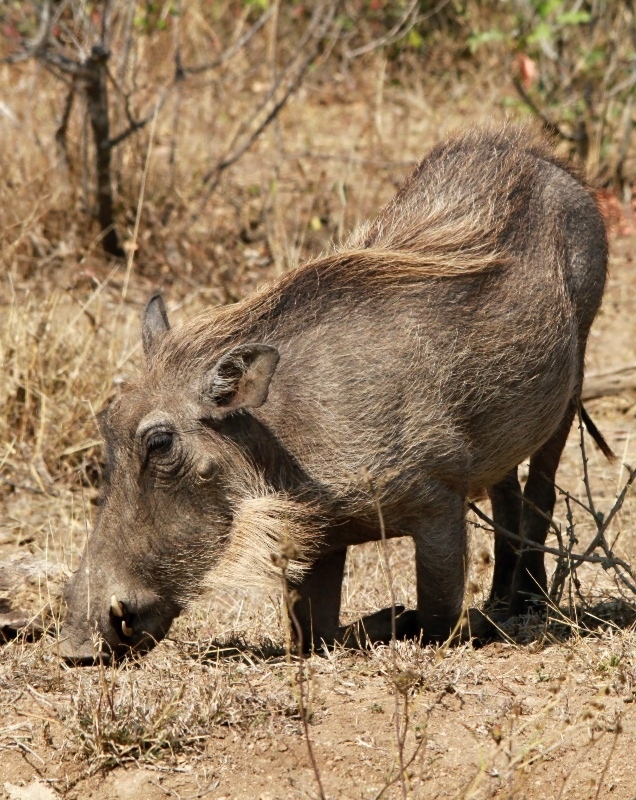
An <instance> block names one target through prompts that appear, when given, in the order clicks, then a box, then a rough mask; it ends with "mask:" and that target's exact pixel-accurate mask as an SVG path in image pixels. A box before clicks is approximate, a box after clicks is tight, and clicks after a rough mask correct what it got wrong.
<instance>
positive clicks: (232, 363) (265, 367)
mask: <svg viewBox="0 0 636 800" xmlns="http://www.w3.org/2000/svg"><path fill="white" fill-rule="evenodd" d="M279 358H280V356H279V354H278V350H277V349H276V348H275V347H272V346H271V345H268V344H241V345H239V346H238V347H234V348H232V350H230V351H229V352H227V353H226V354H225V355H224V356H222V357H221V358H220V359H219V360H218V361H217V363H216V365H215V366H214V367H213V369H212V372H211V373H210V374H209V376H207V377H206V378H205V382H204V386H203V394H204V396H205V397H206V398H209V399H210V400H212V402H213V403H214V405H215V406H218V407H220V408H224V409H228V410H232V411H234V410H236V409H239V408H258V407H259V406H262V405H263V403H264V402H265V401H266V400H267V393H268V391H269V384H270V381H271V379H272V375H273V374H274V370H275V369H276V365H277V364H278V359H279Z"/></svg>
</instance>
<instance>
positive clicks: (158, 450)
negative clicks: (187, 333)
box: [60, 295, 279, 663]
mask: <svg viewBox="0 0 636 800" xmlns="http://www.w3.org/2000/svg"><path fill="white" fill-rule="evenodd" d="M168 329H169V325H168V320H167V316H166V313H165V308H164V305H163V301H162V299H161V297H160V296H159V295H156V296H155V297H153V298H152V299H151V300H150V302H149V304H148V306H147V308H146V312H145V315H144V321H143V327H142V339H143V345H144V351H145V354H146V358H147V359H148V370H147V372H146V373H145V374H144V375H143V376H142V378H140V379H139V380H138V381H137V382H136V383H135V384H132V385H131V386H129V387H128V388H127V389H125V390H124V391H123V392H122V393H121V395H120V396H119V397H118V398H117V399H116V400H114V401H113V403H112V404H111V406H110V407H109V408H108V410H107V411H106V412H103V413H102V414H101V415H100V426H101V431H102V435H103V438H104V441H105V452H106V474H105V486H104V489H103V497H102V502H101V507H100V510H99V515H98V519H97V523H96V525H95V529H94V531H93V532H92V534H91V536H90V538H89V541H88V544H87V547H86V550H85V552H84V555H83V558H82V561H81V564H80V567H79V569H78V571H77V572H76V574H75V575H74V576H73V577H72V579H71V580H70V581H69V584H68V587H67V591H66V604H67V614H66V618H65V622H64V626H63V629H62V633H61V637H60V648H61V652H62V655H63V656H64V657H66V658H67V659H69V660H71V661H74V662H80V663H81V662H92V660H93V659H94V658H95V657H96V655H97V654H98V653H99V652H101V653H102V657H103V658H106V659H109V658H111V657H113V656H114V657H115V658H117V657H119V656H120V655H123V654H125V653H127V652H130V651H131V650H135V651H145V650H148V649H150V648H151V647H152V646H153V645H154V644H155V643H156V642H157V641H158V640H160V639H162V638H163V637H164V636H165V635H166V633H167V631H168V629H169V627H170V624H171V622H172V620H173V619H174V618H175V616H177V615H178V614H179V613H180V612H181V610H182V609H183V608H184V605H185V604H186V603H187V601H188V600H189V599H190V598H191V597H193V596H194V595H195V594H196V593H197V592H198V591H200V589H201V585H202V583H203V581H204V580H205V578H206V576H207V574H208V572H209V570H210V569H211V568H212V567H213V566H214V565H215V564H218V562H219V561H222V560H223V555H224V553H225V551H226V549H227V542H228V540H229V539H230V538H231V536H230V534H231V531H232V526H233V524H235V522H236V516H237V503H238V502H239V500H237V496H236V495H237V494H239V495H240V494H241V486H242V485H243V484H244V483H245V482H249V481H253V480H255V478H254V470H253V469H251V468H250V464H249V460H248V458H247V457H246V456H245V454H244V452H243V450H242V448H241V446H240V435H238V434H237V435H234V436H232V435H228V431H227V430H226V429H227V428H228V426H230V427H231V426H234V427H236V425H237V422H236V418H237V417H239V418H240V417H241V416H247V415H241V414H240V413H239V414H236V413H232V412H238V411H240V410H241V409H246V408H255V407H258V406H260V405H262V404H263V403H264V402H265V400H266V398H267V394H268V390H269V383H270V380H271V377H272V375H273V373H274V370H275V369H276V365H277V363H278V359H279V356H278V351H277V350H276V348H274V347H272V346H268V345H264V344H242V345H238V346H235V347H229V348H227V349H226V350H225V351H224V353H222V354H221V355H220V357H218V358H216V357H215V356H214V354H212V357H211V364H210V365H208V366H206V365H201V369H200V370H199V374H197V375H194V374H191V375H190V376H187V377H185V378H184V376H183V374H182V373H179V372H174V371H173V372H171V371H170V370H169V369H167V368H165V364H164V363H163V362H162V361H161V359H156V360H155V359H154V355H155V353H156V351H157V349H158V348H160V345H161V343H162V340H163V339H164V336H165V334H166V332H167V331H168ZM239 424H240V423H239ZM237 476H240V478H237ZM248 494H249V492H248ZM252 494H253V492H252ZM244 496H245V493H243V497H244ZM272 513H274V512H273V511H272ZM236 557H237V554H236V553H234V554H233V556H232V558H233V563H235V561H236Z"/></svg>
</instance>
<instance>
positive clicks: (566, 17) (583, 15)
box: [556, 11, 592, 25]
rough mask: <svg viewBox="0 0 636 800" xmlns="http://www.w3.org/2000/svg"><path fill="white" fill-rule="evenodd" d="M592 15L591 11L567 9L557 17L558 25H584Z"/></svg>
mask: <svg viewBox="0 0 636 800" xmlns="http://www.w3.org/2000/svg"><path fill="white" fill-rule="evenodd" d="M591 19H592V15H591V14H590V12H589V11H566V12H565V13H564V14H559V16H558V17H557V18H556V23H557V25H582V24H584V23H586V22H589V21H590V20H591Z"/></svg>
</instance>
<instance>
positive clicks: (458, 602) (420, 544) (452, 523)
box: [415, 491, 467, 641]
mask: <svg viewBox="0 0 636 800" xmlns="http://www.w3.org/2000/svg"><path fill="white" fill-rule="evenodd" d="M442 507H443V508H444V513H443V514H440V515H438V516H436V517H432V518H429V519H427V520H425V522H424V524H423V526H422V530H421V532H420V533H419V535H417V536H416V537H415V565H416V576H417V625H418V628H419V629H420V631H421V635H422V638H423V640H424V641H443V640H445V639H447V638H448V636H449V635H450V634H451V633H452V631H453V630H454V629H455V627H456V625H457V623H458V622H459V619H460V617H461V613H462V606H463V602H464V588H465V583H466V561H467V543H466V501H465V498H464V497H463V496H461V495H459V494H456V493H455V492H451V491H449V492H448V494H447V496H446V498H444V501H443V506H442Z"/></svg>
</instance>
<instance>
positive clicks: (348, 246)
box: [156, 127, 581, 370]
mask: <svg viewBox="0 0 636 800" xmlns="http://www.w3.org/2000/svg"><path fill="white" fill-rule="evenodd" d="M485 143H487V147H484V144H485ZM546 165H550V166H553V167H557V168H558V169H559V170H562V171H564V172H566V173H567V174H568V175H571V176H573V177H575V178H576V180H577V181H578V182H579V183H580V182H581V181H580V177H579V176H578V175H576V173H575V171H574V170H573V169H572V168H571V167H570V166H569V165H567V164H566V163H564V162H562V161H560V160H559V159H558V158H556V157H555V156H554V154H553V153H551V152H550V150H549V149H548V148H547V147H546V146H545V145H543V144H542V143H540V142H538V141H537V140H536V138H534V137H532V136H531V135H530V134H529V133H528V132H527V131H526V130H524V129H521V128H516V127H508V128H505V129H503V130H498V131H494V132H493V131H483V130H475V131H469V132H468V133H465V134H462V135H461V136H458V137H456V138H453V139H450V140H448V141H447V142H444V143H443V144H440V145H438V146H437V147H436V148H434V149H433V150H432V151H431V153H430V154H429V155H428V156H426V158H424V159H423V160H422V161H421V162H420V164H419V165H418V166H417V167H416V168H415V169H414V170H413V172H412V173H411V175H410V176H409V177H408V178H407V180H406V181H405V183H404V185H403V186H402V188H401V189H400V191H399V192H398V193H397V194H396V196H395V197H394V198H393V200H391V202H390V203H389V204H388V205H387V207H386V208H385V209H384V210H383V211H382V213H381V214H380V215H379V216H378V217H377V219H376V220H375V221H374V222H371V223H367V224H363V225H361V226H360V227H359V228H358V229H357V230H356V231H355V232H354V233H353V234H352V235H351V236H350V237H349V239H348V240H347V242H346V243H345V244H344V245H343V246H342V247H341V248H339V249H337V250H335V251H334V252H333V253H331V254H328V255H325V256H321V257H319V258H317V259H314V260H311V261H309V262H308V263H306V264H304V265H302V266H300V267H298V268H297V269H295V270H293V271H291V272H290V273H288V274H286V275H284V276H283V277H282V278H281V279H280V280H279V281H277V282H276V283H275V284H273V285H271V286H269V287H267V288H265V289H264V290H262V291H260V292H257V293H255V294H253V295H251V296H250V297H248V298H247V299H245V300H243V301H242V302H240V303H238V304H235V305H231V306H226V307H223V308H213V309H210V310H209V311H206V312H204V313H203V314H201V315H199V316H198V317H197V318H196V319H194V320H192V321H190V322H188V323H187V324H186V326H185V327H184V328H182V329H181V330H180V332H179V335H178V336H176V337H172V336H169V337H166V340H165V343H164V346H163V348H161V350H160V352H159V353H157V359H156V360H157V362H161V361H163V362H166V363H168V362H170V363H172V364H173V367H174V366H176V365H179V367H180V368H183V369H185V370H187V369H188V366H187V365H188V364H194V363H196V364H199V363H201V361H202V360H205V358H206V357H207V356H209V355H210V344H211V342H213V341H216V342H218V345H219V346H222V345H223V344H224V343H227V342H236V341H237V339H239V338H240V339H241V340H242V341H249V340H253V339H258V338H262V337H263V336H266V335H267V333H268V332H269V331H271V330H272V329H274V328H277V329H278V328H280V327H281V326H282V327H284V328H285V329H287V330H288V331H289V332H290V333H291V332H292V331H291V330H289V329H290V327H291V326H292V325H295V324H296V325H297V324H299V322H300V321H301V320H302V317H303V314H302V311H301V309H303V308H308V310H309V311H310V312H311V313H315V311H316V306H320V305H327V304H330V303H332V302H333V295H334V294H335V293H342V292H343V291H344V292H346V291H353V292H356V293H359V294H361V295H362V296H364V297H373V296H377V295H379V294H381V293H384V292H387V291H391V290H392V289H399V287H400V286H405V285H408V284H411V283H419V284H421V283H422V282H424V281H430V280H437V279H462V278H466V277H469V276H471V275H476V274H480V273H484V272H487V271H489V270H493V269H505V268H506V265H507V264H508V263H509V260H510V256H511V252H515V251H516V250H518V244H519V241H520V240H523V239H524V238H525V237H526V236H527V229H526V228H527V227H528V225H531V224H533V223H534V220H532V219H531V215H528V213H527V211H528V210H527V209H526V208H524V206H523V204H524V202H525V201H526V198H527V197H528V194H529V192H530V190H531V188H532V186H533V185H535V184H536V183H537V182H540V181H541V173H542V170H544V169H545V166H546ZM494 187H496V190H494ZM529 217H530V218H529ZM520 224H521V225H522V228H523V229H522V230H520V229H519V226H520ZM289 312H294V313H293V314H291V315H290V313H289Z"/></svg>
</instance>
